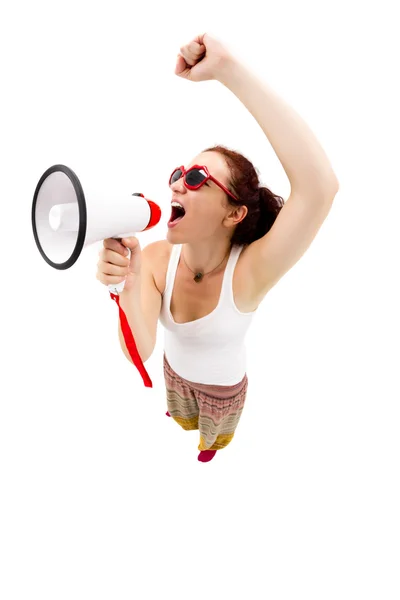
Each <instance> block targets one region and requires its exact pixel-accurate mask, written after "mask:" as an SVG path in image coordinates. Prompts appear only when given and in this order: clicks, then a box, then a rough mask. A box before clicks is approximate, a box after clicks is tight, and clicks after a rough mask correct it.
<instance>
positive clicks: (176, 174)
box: [169, 169, 182, 185]
mask: <svg viewBox="0 0 400 600" xmlns="http://www.w3.org/2000/svg"><path fill="white" fill-rule="evenodd" d="M181 177H182V171H181V169H176V171H174V172H173V173H172V175H171V179H170V182H169V183H170V185H171V183H175V181H178V179H180V178H181Z"/></svg>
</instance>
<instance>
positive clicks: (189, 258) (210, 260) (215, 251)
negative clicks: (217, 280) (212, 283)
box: [182, 239, 231, 274]
mask: <svg viewBox="0 0 400 600" xmlns="http://www.w3.org/2000/svg"><path fill="white" fill-rule="evenodd" d="M230 249H231V242H230V240H228V239H223V240H219V241H212V242H211V243H210V240H204V241H200V242H194V243H186V244H183V245H182V252H183V254H184V259H185V262H186V264H187V266H188V267H189V269H191V270H192V271H195V272H201V273H203V274H204V273H208V272H210V271H212V270H213V269H216V267H218V265H219V264H220V263H221V261H224V258H227V256H228V254H229V250H230ZM223 264H224V262H222V264H221V268H222V267H223ZM216 271H218V269H216Z"/></svg>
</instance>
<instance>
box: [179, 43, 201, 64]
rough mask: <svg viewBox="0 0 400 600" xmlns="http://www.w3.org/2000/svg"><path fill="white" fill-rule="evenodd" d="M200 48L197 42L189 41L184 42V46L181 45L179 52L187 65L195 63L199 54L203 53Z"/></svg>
mask: <svg viewBox="0 0 400 600" xmlns="http://www.w3.org/2000/svg"><path fill="white" fill-rule="evenodd" d="M200 48H201V46H200V44H198V43H197V42H191V43H190V44H186V46H182V48H181V49H180V52H181V54H182V56H183V58H184V59H185V61H186V62H187V63H188V65H191V66H193V65H195V64H196V62H197V61H198V60H199V58H200V56H201V55H202V54H204V52H202V51H201V49H200Z"/></svg>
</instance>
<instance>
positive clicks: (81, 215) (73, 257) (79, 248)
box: [32, 165, 87, 269]
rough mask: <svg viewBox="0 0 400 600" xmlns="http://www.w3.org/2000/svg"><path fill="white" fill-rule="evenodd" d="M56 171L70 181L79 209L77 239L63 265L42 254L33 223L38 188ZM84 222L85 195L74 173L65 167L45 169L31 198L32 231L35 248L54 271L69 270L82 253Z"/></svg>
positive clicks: (55, 166) (54, 166) (84, 231)
mask: <svg viewBox="0 0 400 600" xmlns="http://www.w3.org/2000/svg"><path fill="white" fill-rule="evenodd" d="M56 171H62V172H63V173H65V174H66V175H67V177H69V179H70V180H71V183H72V185H73V186H74V190H75V193H76V197H77V200H78V208H79V231H78V238H77V240H76V244H75V248H74V251H73V252H72V254H71V256H70V257H69V259H68V260H66V261H65V262H63V263H55V262H53V261H52V260H50V259H49V257H48V256H47V254H46V253H45V252H44V250H43V248H42V246H41V245H40V241H39V236H38V234H37V230H36V222H35V211H36V201H37V197H38V194H39V190H40V188H41V186H42V184H43V182H44V180H45V179H46V178H47V177H48V176H49V175H51V174H52V173H55V172H56ZM86 222H87V214H86V202H85V195H84V193H83V189H82V186H81V183H80V181H79V179H78V177H77V176H76V175H75V173H74V172H73V170H72V169H70V168H69V167H66V166H65V165H53V166H52V167H50V168H49V169H47V171H46V172H45V173H43V175H42V176H41V178H40V180H39V183H38V184H37V186H36V190H35V195H34V196H33V204H32V229H33V235H34V237H35V242H36V245H37V247H38V249H39V252H40V254H41V255H42V256H43V258H44V260H45V261H46V262H47V263H48V264H49V265H51V266H52V267H54V268H55V269H69V267H72V265H73V264H74V263H75V262H76V261H77V260H78V258H79V255H80V253H81V252H82V248H83V245H84V243H85V237H86Z"/></svg>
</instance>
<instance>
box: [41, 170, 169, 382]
mask: <svg viewBox="0 0 400 600" xmlns="http://www.w3.org/2000/svg"><path fill="white" fill-rule="evenodd" d="M160 218H161V209H160V207H159V206H158V205H157V204H156V203H155V202H153V201H151V200H148V199H147V198H145V197H144V195H143V194H142V193H137V192H136V193H133V194H131V195H128V194H127V195H121V194H119V193H117V194H114V193H112V194H108V195H106V193H105V192H104V191H103V192H102V191H100V190H99V191H97V192H95V193H92V194H90V193H87V192H86V193H84V192H83V187H82V185H81V182H80V181H79V179H78V177H77V176H76V174H75V173H74V171H72V169H70V168H69V167H66V166H65V165H54V166H52V167H50V168H49V169H47V171H45V172H44V173H43V175H42V176H41V178H40V179H39V182H38V184H37V186H36V190H35V193H34V196H33V203H32V229H33V235H34V238H35V242H36V245H37V247H38V249H39V252H40V254H41V255H42V257H43V258H44V260H45V261H46V262H47V263H48V264H49V265H50V266H52V267H54V268H55V269H68V268H70V267H72V265H73V264H74V263H75V262H76V261H77V260H78V258H79V256H80V254H81V252H82V249H83V248H84V247H86V246H89V245H90V244H93V243H94V242H97V241H100V240H104V239H106V238H115V239H118V240H121V238H125V237H130V236H134V235H136V233H138V232H140V231H147V230H148V229H151V228H152V227H154V226H155V225H157V224H158V223H159V221H160ZM124 285H125V282H124V281H123V282H121V283H118V284H116V285H109V286H108V289H109V292H110V295H111V298H112V299H113V300H115V301H116V302H117V304H118V306H119V311H120V318H121V329H122V332H123V334H124V338H125V343H126V346H127V348H128V350H129V353H130V355H131V357H132V359H133V362H134V364H135V365H136V367H137V368H138V370H139V372H140V373H141V375H142V377H143V380H144V383H145V385H146V386H147V387H152V383H151V380H150V378H149V376H148V374H147V372H146V369H145V368H144V366H143V363H142V361H141V358H140V356H139V353H138V351H137V348H136V344H135V341H134V338H133V336H132V332H131V330H130V327H129V324H128V321H127V319H126V316H125V313H124V312H123V310H122V309H121V307H120V305H119V294H120V293H121V291H122V290H123V288H124Z"/></svg>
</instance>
